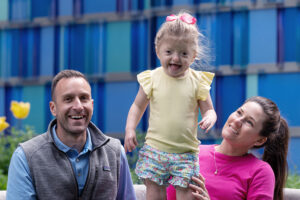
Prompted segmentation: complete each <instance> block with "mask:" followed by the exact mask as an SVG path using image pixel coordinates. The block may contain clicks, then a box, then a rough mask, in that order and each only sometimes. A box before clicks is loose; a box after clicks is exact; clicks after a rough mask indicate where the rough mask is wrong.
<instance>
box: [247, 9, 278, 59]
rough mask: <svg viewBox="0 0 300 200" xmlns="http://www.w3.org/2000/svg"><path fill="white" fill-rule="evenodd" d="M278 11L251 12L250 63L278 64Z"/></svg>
mask: <svg viewBox="0 0 300 200" xmlns="http://www.w3.org/2000/svg"><path fill="white" fill-rule="evenodd" d="M276 17H277V10H276V9H269V10H251V11H249V22H250V24H249V34H250V35H249V63H250V64H261V63H276V61H277V24H276V22H277V18H276Z"/></svg>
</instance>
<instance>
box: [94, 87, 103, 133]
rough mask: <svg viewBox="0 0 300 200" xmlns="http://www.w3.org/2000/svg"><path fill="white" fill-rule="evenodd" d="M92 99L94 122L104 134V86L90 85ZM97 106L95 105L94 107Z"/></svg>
mask: <svg viewBox="0 0 300 200" xmlns="http://www.w3.org/2000/svg"><path fill="white" fill-rule="evenodd" d="M92 89H93V91H92V95H93V96H92V97H93V98H94V112H96V117H95V118H94V119H96V121H94V122H95V123H96V124H97V125H98V127H99V128H100V129H101V130H102V131H103V132H104V133H105V132H106V131H105V130H106V129H105V125H106V121H105V113H104V112H105V107H106V99H105V96H106V94H105V86H104V84H103V83H98V84H97V85H92ZM96 100H97V101H96ZM95 104H97V105H95Z"/></svg>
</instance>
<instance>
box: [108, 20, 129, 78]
mask: <svg viewBox="0 0 300 200" xmlns="http://www.w3.org/2000/svg"><path fill="white" fill-rule="evenodd" d="M121 33H122V34H121ZM130 36H131V22H128V21H123V22H110V23H108V24H107V35H106V39H107V43H106V47H105V48H106V55H105V56H106V72H107V73H110V72H113V73H115V72H130V70H131V59H130V58H131V37H130ZM116 58H117V59H116Z"/></svg>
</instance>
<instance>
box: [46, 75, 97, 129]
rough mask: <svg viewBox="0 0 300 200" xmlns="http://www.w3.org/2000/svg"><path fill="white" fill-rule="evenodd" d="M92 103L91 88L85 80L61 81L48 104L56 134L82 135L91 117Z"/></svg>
mask: <svg viewBox="0 0 300 200" xmlns="http://www.w3.org/2000/svg"><path fill="white" fill-rule="evenodd" d="M93 103H94V102H93V99H92V97H91V87H90V85H89V84H88V83H87V81H86V80H84V79H83V78H80V77H72V78H63V79H61V80H60V81H59V82H58V83H57V85H56V88H55V90H54V99H53V101H51V102H50V110H51V113H52V114H53V116H54V117H56V119H57V129H56V131H57V133H58V134H64V135H80V134H84V133H85V132H86V128H87V126H88V124H89V122H90V120H91V118H92V115H93Z"/></svg>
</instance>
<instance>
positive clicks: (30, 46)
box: [23, 28, 34, 77]
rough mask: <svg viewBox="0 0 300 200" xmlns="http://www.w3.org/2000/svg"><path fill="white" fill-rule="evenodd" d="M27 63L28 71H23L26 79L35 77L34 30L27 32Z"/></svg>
mask: <svg viewBox="0 0 300 200" xmlns="http://www.w3.org/2000/svg"><path fill="white" fill-rule="evenodd" d="M26 53H27V58H26V59H27V62H26V69H23V75H24V77H33V62H34V57H33V55H34V29H32V28H31V29H28V30H27V47H26Z"/></svg>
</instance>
